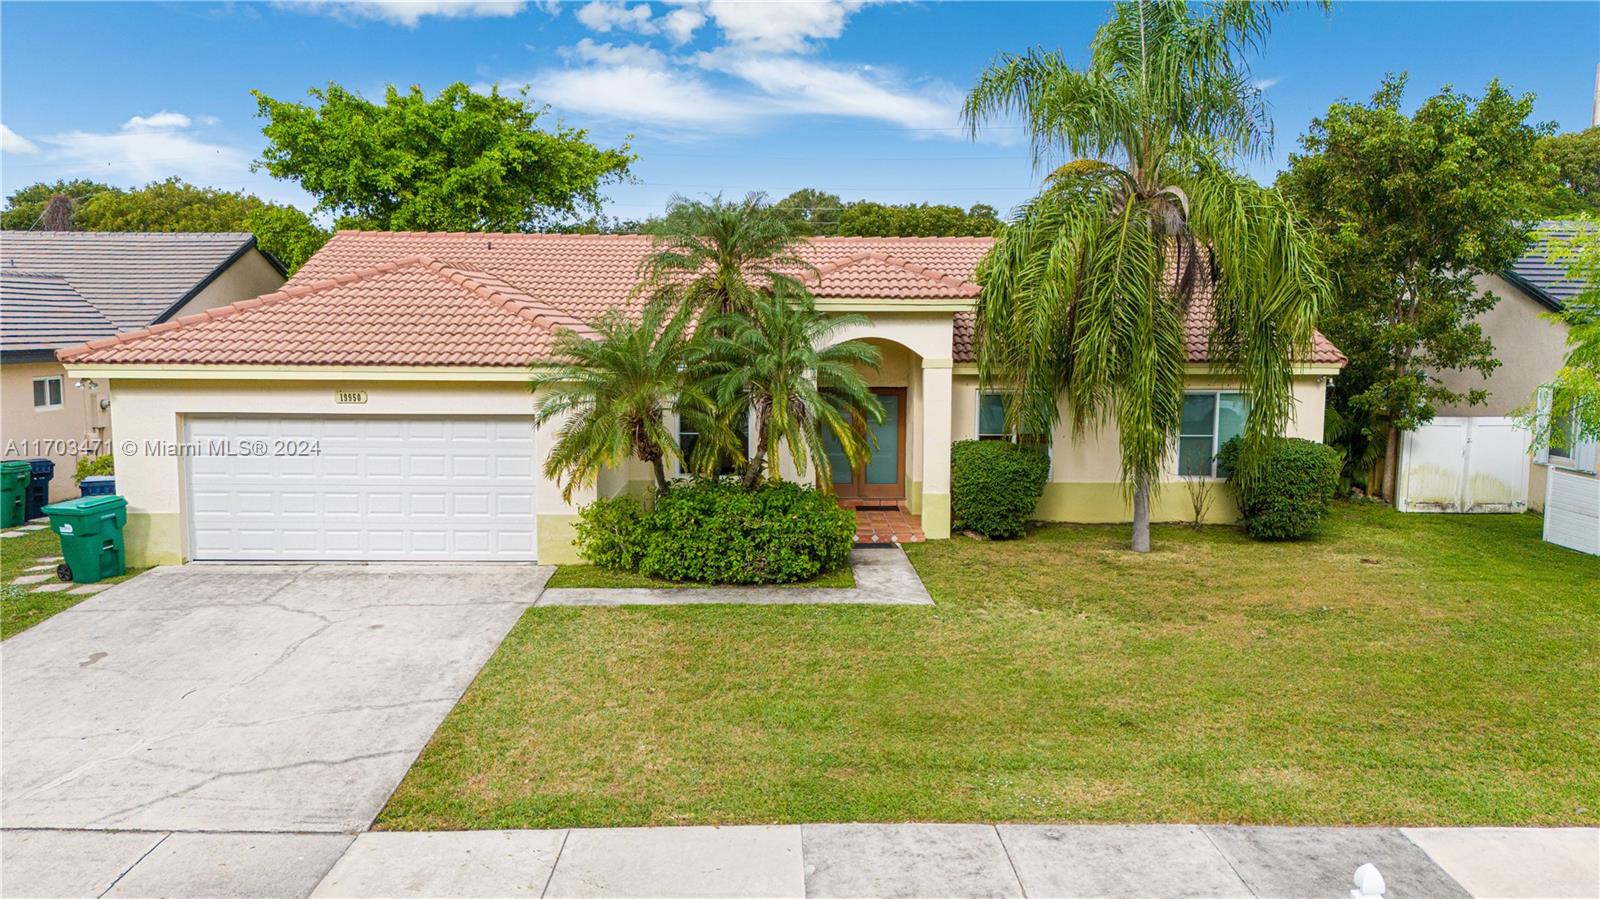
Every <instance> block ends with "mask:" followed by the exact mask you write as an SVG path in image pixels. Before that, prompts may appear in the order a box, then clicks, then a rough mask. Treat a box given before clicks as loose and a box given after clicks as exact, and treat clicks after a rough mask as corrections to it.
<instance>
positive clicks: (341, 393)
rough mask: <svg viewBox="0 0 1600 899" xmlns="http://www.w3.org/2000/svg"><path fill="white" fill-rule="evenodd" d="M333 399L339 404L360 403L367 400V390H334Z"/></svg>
mask: <svg viewBox="0 0 1600 899" xmlns="http://www.w3.org/2000/svg"><path fill="white" fill-rule="evenodd" d="M333 401H334V402H336V403H340V404H355V405H360V404H362V403H365V402H366V401H367V392H366V391H365V390H335V391H334V392H333Z"/></svg>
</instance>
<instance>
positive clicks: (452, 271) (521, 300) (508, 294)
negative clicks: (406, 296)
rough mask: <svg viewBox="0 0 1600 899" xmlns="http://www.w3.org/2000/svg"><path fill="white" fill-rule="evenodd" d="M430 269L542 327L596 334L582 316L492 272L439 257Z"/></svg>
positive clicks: (590, 335) (429, 266)
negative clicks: (541, 299) (561, 307)
mask: <svg viewBox="0 0 1600 899" xmlns="http://www.w3.org/2000/svg"><path fill="white" fill-rule="evenodd" d="M428 269H429V270H430V271H432V272H433V273H434V274H437V275H443V276H444V277H445V278H446V279H447V280H449V281H451V282H452V283H455V284H458V285H459V286H461V287H464V288H466V289H467V290H469V291H471V292H472V294H473V295H474V296H477V297H480V298H482V299H484V300H488V301H490V302H492V303H496V304H498V305H499V306H500V308H502V309H504V310H505V311H506V312H509V313H511V314H513V315H515V316H517V317H518V318H520V319H522V320H523V321H527V322H531V323H533V324H536V325H540V326H543V327H562V328H567V329H569V330H572V331H576V332H578V333H579V334H581V335H583V336H585V337H593V336H595V331H594V329H592V328H590V327H589V325H588V323H586V322H584V321H583V320H582V319H579V318H577V317H576V316H574V315H572V314H570V313H568V312H566V311H564V310H562V309H558V308H556V307H555V306H552V305H550V304H549V303H545V302H542V301H540V300H538V299H535V298H534V297H533V295H532V294H530V293H528V292H527V291H525V290H523V289H522V288H520V287H518V286H516V285H515V284H512V283H511V282H510V281H507V280H506V279H504V278H502V277H500V276H499V275H496V274H494V273H493V272H485V271H480V270H475V269H469V268H466V267H464V266H460V265H454V264H451V263H448V262H442V261H439V260H431V261H430V262H429V263H428Z"/></svg>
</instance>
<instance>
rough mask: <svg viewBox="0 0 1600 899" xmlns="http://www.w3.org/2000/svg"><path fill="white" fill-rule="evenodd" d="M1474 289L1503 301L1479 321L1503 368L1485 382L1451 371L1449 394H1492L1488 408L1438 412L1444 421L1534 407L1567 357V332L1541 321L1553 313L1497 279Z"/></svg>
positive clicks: (1445, 378) (1446, 375) (1446, 377)
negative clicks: (1542, 387)
mask: <svg viewBox="0 0 1600 899" xmlns="http://www.w3.org/2000/svg"><path fill="white" fill-rule="evenodd" d="M1473 283H1474V284H1476V285H1477V286H1478V289H1480V290H1488V291H1490V292H1492V293H1494V294H1495V295H1496V296H1498V297H1499V298H1500V300H1499V302H1497V303H1495V305H1494V308H1493V309H1490V310H1489V311H1488V312H1485V313H1483V314H1482V315H1480V316H1478V319H1477V320H1478V324H1479V325H1480V326H1481V327H1482V328H1483V333H1484V334H1485V335H1487V336H1488V338H1489V339H1490V341H1492V342H1493V343H1494V354H1495V358H1497V359H1499V360H1500V366H1499V367H1498V368H1496V369H1495V370H1494V372H1493V373H1491V374H1490V375H1489V377H1488V378H1484V377H1483V376H1482V375H1481V374H1479V373H1478V372H1476V371H1465V372H1463V371H1450V372H1443V373H1441V374H1440V376H1439V380H1440V381H1442V382H1443V383H1444V384H1445V385H1446V386H1447V387H1449V388H1450V389H1451V390H1453V391H1456V392H1458V393H1464V392H1466V391H1468V390H1475V389H1483V390H1488V391H1489V400H1488V402H1487V403H1485V404H1483V405H1478V406H1469V405H1467V404H1466V403H1464V402H1463V403H1451V404H1450V405H1447V406H1441V407H1439V408H1438V410H1437V414H1438V415H1440V416H1455V415H1466V416H1471V415H1487V416H1506V415H1511V414H1513V413H1514V412H1516V410H1517V409H1519V408H1521V407H1523V406H1526V405H1528V404H1529V403H1531V402H1532V401H1533V394H1534V391H1535V390H1536V389H1538V387H1539V386H1540V385H1542V384H1545V383H1548V382H1549V381H1550V379H1551V378H1553V377H1555V373H1556V371H1557V370H1558V369H1560V368H1561V361H1562V359H1563V358H1565V356H1566V353H1567V326H1566V325H1565V324H1563V323H1561V322H1553V321H1549V320H1548V319H1545V318H1541V317H1540V315H1541V313H1545V312H1549V311H1550V310H1549V309H1548V308H1547V307H1545V306H1543V305H1541V304H1540V303H1539V302H1538V301H1537V300H1534V299H1533V298H1532V297H1529V296H1528V295H1527V294H1525V293H1523V292H1522V291H1521V290H1518V289H1517V288H1515V287H1512V286H1511V285H1510V284H1509V283H1507V282H1506V281H1505V280H1504V279H1502V278H1500V277H1499V276H1496V275H1479V276H1478V277H1476V278H1474V279H1473Z"/></svg>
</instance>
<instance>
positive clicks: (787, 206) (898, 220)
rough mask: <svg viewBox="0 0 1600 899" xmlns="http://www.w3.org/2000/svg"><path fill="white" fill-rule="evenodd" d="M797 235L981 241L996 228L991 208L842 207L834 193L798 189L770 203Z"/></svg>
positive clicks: (856, 204)
mask: <svg viewBox="0 0 1600 899" xmlns="http://www.w3.org/2000/svg"><path fill="white" fill-rule="evenodd" d="M772 205H773V210H774V212H776V213H777V214H778V215H780V216H784V217H786V218H789V219H790V220H792V221H793V222H794V223H795V224H796V229H797V230H798V231H799V232H800V233H802V234H807V235H812V236H819V237H832V236H839V237H967V236H972V237H987V236H988V235H990V234H993V233H994V232H995V229H997V228H999V227H1000V215H999V213H998V212H997V211H996V210H995V208H994V207H993V206H990V205H988V204H985V203H974V204H973V205H972V206H971V207H970V208H968V209H962V208H961V207H960V206H950V205H945V204H935V203H877V202H873V201H871V200H854V201H852V202H849V203H846V202H844V201H843V200H841V199H839V196H838V195H837V194H831V193H827V192H825V191H820V190H817V189H815V188H810V187H806V188H801V189H800V190H797V191H795V192H794V193H792V194H790V195H788V196H787V197H784V198H783V199H781V200H779V201H778V202H776V203H774V204H772Z"/></svg>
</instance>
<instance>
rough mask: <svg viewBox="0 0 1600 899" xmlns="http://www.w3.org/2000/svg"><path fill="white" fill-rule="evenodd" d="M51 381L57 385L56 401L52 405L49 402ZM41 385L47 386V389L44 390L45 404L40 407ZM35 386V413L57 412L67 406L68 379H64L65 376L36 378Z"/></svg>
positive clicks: (34, 380)
mask: <svg viewBox="0 0 1600 899" xmlns="http://www.w3.org/2000/svg"><path fill="white" fill-rule="evenodd" d="M51 381H54V382H55V383H56V401H55V402H54V403H51V402H50V401H49V400H50V382H51ZM40 383H43V384H44V385H45V388H44V398H45V404H44V405H43V406H41V405H39V400H38V385H39V384H40ZM33 384H34V388H33V389H34V395H33V396H34V400H33V411H35V412H54V411H56V410H58V409H61V408H62V407H63V406H65V405H66V401H67V383H66V378H64V377H63V376H61V375H48V376H46V377H43V378H34V379H33Z"/></svg>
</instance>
